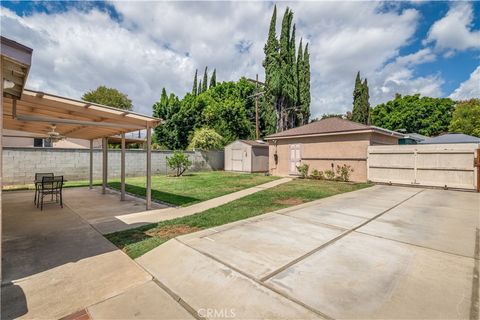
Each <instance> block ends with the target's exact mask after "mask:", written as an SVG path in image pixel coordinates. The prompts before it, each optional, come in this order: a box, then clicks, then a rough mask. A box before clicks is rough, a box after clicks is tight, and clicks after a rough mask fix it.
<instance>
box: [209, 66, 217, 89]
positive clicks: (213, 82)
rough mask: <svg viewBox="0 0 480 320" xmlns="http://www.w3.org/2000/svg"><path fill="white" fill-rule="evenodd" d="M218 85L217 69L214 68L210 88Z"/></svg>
mask: <svg viewBox="0 0 480 320" xmlns="http://www.w3.org/2000/svg"><path fill="white" fill-rule="evenodd" d="M216 85H217V69H213V73H212V77H211V78H210V88H214V87H215V86H216Z"/></svg>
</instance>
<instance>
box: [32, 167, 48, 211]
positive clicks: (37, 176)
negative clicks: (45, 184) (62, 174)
mask: <svg viewBox="0 0 480 320" xmlns="http://www.w3.org/2000/svg"><path fill="white" fill-rule="evenodd" d="M43 177H52V178H53V172H43V173H35V182H34V183H35V199H33V203H34V204H37V201H38V190H39V189H40V185H41V184H42V178H43Z"/></svg>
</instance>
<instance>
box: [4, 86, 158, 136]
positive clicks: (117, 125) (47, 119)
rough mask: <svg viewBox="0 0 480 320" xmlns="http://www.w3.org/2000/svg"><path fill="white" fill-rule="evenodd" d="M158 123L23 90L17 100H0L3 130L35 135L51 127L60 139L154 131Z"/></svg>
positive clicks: (114, 109) (97, 105) (79, 102)
mask: <svg viewBox="0 0 480 320" xmlns="http://www.w3.org/2000/svg"><path fill="white" fill-rule="evenodd" d="M159 122H160V120H159V119H157V118H152V117H148V116H144V115H140V114H137V113H135V112H131V111H126V110H120V109H116V108H112V107H108V106H103V105H99V104H96V103H90V102H85V101H81V100H74V99H70V98H65V97H60V96H56V95H53V94H48V93H44V92H40V91H34V90H29V89H24V90H23V93H22V95H21V98H20V99H13V98H9V97H4V99H3V127H4V128H5V129H11V130H19V131H27V132H32V133H37V134H46V133H47V132H49V131H51V125H52V124H54V125H56V131H57V132H59V133H60V134H61V135H63V136H66V137H71V138H78V139H86V140H91V139H98V138H104V137H110V136H115V135H121V134H123V133H127V132H132V131H137V130H140V129H147V128H154V127H155V126H157V125H158V123H159Z"/></svg>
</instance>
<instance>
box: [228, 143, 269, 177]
mask: <svg viewBox="0 0 480 320" xmlns="http://www.w3.org/2000/svg"><path fill="white" fill-rule="evenodd" d="M225 171H237V172H268V144H267V143H266V142H264V141H259V140H258V141H255V140H236V141H234V142H232V143H230V144H229V145H227V146H226V147H225Z"/></svg>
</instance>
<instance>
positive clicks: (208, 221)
mask: <svg viewBox="0 0 480 320" xmlns="http://www.w3.org/2000/svg"><path fill="white" fill-rule="evenodd" d="M369 186H371V184H368V183H344V182H332V181H316V180H300V179H296V180H293V181H290V182H287V183H284V184H282V185H279V186H276V187H273V188H271V189H267V190H263V191H260V192H257V193H255V194H252V195H249V196H246V197H244V198H241V199H238V200H235V201H232V202H229V203H227V204H224V205H222V206H219V207H216V208H212V209H209V210H206V211H203V212H200V213H197V214H194V215H191V216H186V217H182V218H177V219H173V220H168V221H162V222H159V223H156V224H150V225H147V226H143V227H139V228H135V229H130V230H126V231H121V232H116V233H112V234H109V235H107V236H106V237H107V238H108V239H109V240H110V241H112V242H113V243H114V244H115V245H116V246H118V247H119V248H120V249H122V250H123V251H124V252H126V253H127V254H128V255H129V256H130V257H131V258H137V257H139V256H141V255H142V254H144V253H146V252H147V251H149V250H152V249H153V248H155V247H157V246H159V245H161V244H162V243H164V242H166V241H167V240H169V239H171V238H173V237H176V236H178V235H181V234H186V233H190V232H194V231H198V230H201V229H207V228H211V227H215V226H219V225H222V224H226V223H229V222H233V221H237V220H242V219H246V218H250V217H253V216H257V215H260V214H263V213H267V212H271V211H275V210H278V209H282V208H286V207H290V206H293V205H296V204H301V203H304V202H308V201H312V200H316V199H320V198H325V197H329V196H332V195H335V194H339V193H344V192H349V191H354V190H358V189H362V188H366V187H369ZM202 191H203V189H202V190H199V191H198V192H199V193H201V192H202Z"/></svg>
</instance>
